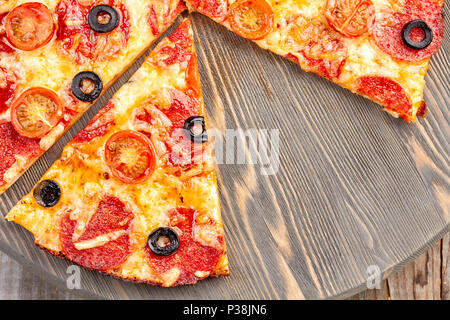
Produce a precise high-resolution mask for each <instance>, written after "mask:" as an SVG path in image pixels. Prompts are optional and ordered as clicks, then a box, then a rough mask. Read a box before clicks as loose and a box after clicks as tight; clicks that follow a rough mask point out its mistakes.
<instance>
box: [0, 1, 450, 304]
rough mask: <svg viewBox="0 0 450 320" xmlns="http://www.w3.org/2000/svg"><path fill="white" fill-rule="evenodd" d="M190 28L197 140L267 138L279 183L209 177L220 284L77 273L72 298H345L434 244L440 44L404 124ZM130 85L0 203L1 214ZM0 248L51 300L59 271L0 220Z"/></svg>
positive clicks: (235, 172)
mask: <svg viewBox="0 0 450 320" xmlns="http://www.w3.org/2000/svg"><path fill="white" fill-rule="evenodd" d="M446 12H448V8H446ZM191 17H192V21H193V27H194V34H195V40H196V46H197V51H198V56H199V63H200V74H201V78H202V79H201V80H202V84H203V91H204V96H205V105H206V108H207V111H208V114H209V122H208V123H209V126H210V127H213V128H217V129H219V130H221V131H222V132H225V129H242V130H244V131H245V130H250V129H256V130H257V132H258V133H261V132H262V131H261V129H267V130H278V132H279V133H280V157H279V162H280V166H279V171H278V172H277V173H276V174H275V175H269V176H266V175H262V174H261V165H260V163H261V160H262V159H261V158H259V159H258V160H259V164H256V165H253V164H219V165H218V169H219V172H218V174H219V188H220V194H221V200H222V208H223V212H222V215H223V220H224V226H225V233H226V240H227V244H228V253H229V259H230V268H231V276H229V277H227V278H220V279H209V280H205V281H202V282H200V283H198V284H197V285H195V286H186V287H180V288H172V289H164V288H155V287H151V286H148V285H143V284H133V283H125V282H123V281H120V280H115V279H112V278H110V277H108V276H103V275H99V274H97V273H95V272H91V271H87V270H82V272H81V276H82V289H81V290H80V291H79V293H80V294H82V295H87V296H97V297H102V298H144V299H167V298H177V299H185V298H190V299H197V298H217V299H227V298H234V299H244V298H247V299H268V298H273V299H286V298H298V299H302V298H336V297H347V296H350V295H352V294H354V293H356V292H358V291H361V290H363V289H364V288H365V286H366V278H367V268H368V267H369V266H370V265H376V266H378V267H379V268H380V270H381V271H382V272H383V275H384V276H385V277H386V276H388V275H389V274H390V273H392V272H394V271H397V270H399V269H400V268H401V267H402V266H404V265H405V264H406V263H407V262H408V261H411V260H412V259H414V258H416V257H418V256H419V255H420V254H421V253H422V252H423V251H424V250H425V249H427V248H428V247H429V246H431V245H432V244H434V243H435V242H436V241H438V239H440V238H442V236H444V234H445V233H446V232H448V230H449V216H448V212H449V210H448V209H449V203H448V198H449V144H448V137H449V118H448V111H449V110H448V108H449V105H450V96H449V92H448V91H449V90H448V88H449V86H448V77H449V74H450V72H449V71H450V67H449V65H450V64H449V63H448V62H449V55H450V50H449V47H450V42H449V40H448V39H449V38H448V36H447V37H446V40H445V43H444V46H443V48H442V50H441V51H440V52H439V54H437V55H436V56H435V57H434V58H433V59H432V62H431V70H430V72H429V75H428V78H427V80H428V84H427V89H426V92H425V99H426V100H427V101H428V103H429V107H430V116H429V117H428V119H426V120H419V122H418V123H417V124H407V123H404V122H402V121H400V120H396V119H393V118H391V117H389V116H388V115H387V114H385V113H383V112H381V111H380V110H379V109H380V108H379V106H377V105H375V104H374V103H371V102H369V101H368V100H365V99H364V98H362V97H358V96H355V95H353V94H351V93H350V92H348V91H346V90H344V89H342V88H339V87H338V86H335V85H333V84H331V83H329V82H328V81H326V80H324V79H321V78H319V77H316V76H314V75H312V74H307V73H305V72H302V71H301V70H300V69H299V67H298V66H297V65H295V64H293V63H291V62H289V61H287V60H285V59H283V58H281V57H278V56H275V55H274V54H272V53H269V52H266V51H263V50H261V49H260V48H258V47H257V46H256V45H254V44H253V43H251V42H249V41H246V40H244V39H241V38H239V37H237V36H236V35H234V34H232V33H231V32H229V31H227V30H225V29H224V28H223V27H221V26H218V25H216V24H214V23H212V22H211V21H210V20H208V19H207V18H205V17H202V16H200V15H198V14H193V15H191ZM446 22H447V25H448V23H450V20H449V15H448V14H447V15H446ZM136 66H137V65H135V66H134V67H136ZM130 75H131V71H130V72H128V73H127V74H125V75H124V77H122V78H121V80H119V81H118V83H117V84H116V85H114V86H113V87H112V89H111V90H110V91H109V92H108V94H107V95H106V96H105V97H103V98H102V99H101V100H100V101H99V103H97V104H96V106H95V107H94V108H92V109H91V110H90V112H88V113H87V115H86V116H85V117H83V118H82V119H81V120H80V121H79V122H78V123H77V124H76V125H75V126H74V128H72V129H71V130H70V131H69V132H68V134H66V135H65V137H64V138H63V139H61V141H59V142H58V143H57V145H56V146H55V147H54V148H52V149H51V150H50V151H49V152H48V153H47V154H46V155H45V156H44V157H43V158H42V159H41V160H39V161H38V162H37V163H36V164H35V165H34V166H33V167H32V168H31V169H30V170H29V171H28V172H27V173H26V174H25V175H24V176H23V177H22V178H21V179H20V180H19V181H18V182H17V183H16V184H14V186H13V187H12V188H10V189H9V190H8V191H7V192H6V193H5V194H4V195H3V196H2V197H1V198H0V210H1V212H2V213H3V214H6V212H7V211H8V209H9V208H10V207H11V206H12V205H14V204H15V203H16V201H18V199H20V197H21V196H22V195H23V194H25V193H26V192H27V191H28V190H30V189H31V188H32V186H33V183H34V182H35V181H37V180H38V179H39V177H40V176H41V175H42V173H43V172H44V171H45V169H46V168H48V166H49V165H50V164H51V163H52V162H53V161H54V160H55V159H56V158H57V157H58V156H59V154H60V150H61V148H62V146H64V144H65V143H66V142H67V141H69V139H70V138H71V137H73V135H74V134H75V133H76V132H78V131H79V130H80V128H82V126H83V125H84V124H86V123H87V121H88V120H89V119H90V118H91V117H92V116H93V114H95V112H96V110H98V108H100V106H101V105H103V104H104V103H105V102H106V100H107V98H108V97H110V96H111V94H112V93H113V92H114V91H115V90H117V89H118V88H119V87H120V84H121V83H123V81H125V80H126V79H127V78H128V77H129V76H130ZM246 152H247V155H249V153H250V152H251V151H250V150H248V148H247V149H246ZM0 248H2V249H3V250H5V251H6V252H7V253H8V254H9V255H11V256H12V257H13V258H15V259H17V260H19V261H20V262H21V263H23V264H25V265H27V266H28V267H30V268H33V269H34V270H35V271H36V272H38V273H40V274H42V275H45V276H46V277H47V279H49V281H51V282H52V283H54V284H55V285H57V286H59V287H61V288H63V287H65V282H66V277H67V275H66V269H67V267H68V266H69V265H70V264H69V263H68V262H66V261H62V260H59V259H57V258H55V257H52V256H49V255H47V254H46V253H44V252H42V251H40V250H39V249H37V248H35V247H34V246H33V243H32V237H31V236H30V234H29V233H27V232H26V231H24V230H23V229H22V228H20V227H18V226H15V225H13V224H11V223H6V222H5V221H4V220H1V221H0Z"/></svg>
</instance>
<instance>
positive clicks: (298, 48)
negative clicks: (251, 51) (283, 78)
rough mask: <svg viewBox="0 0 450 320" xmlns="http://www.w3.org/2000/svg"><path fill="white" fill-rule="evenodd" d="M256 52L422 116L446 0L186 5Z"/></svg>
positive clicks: (399, 113)
mask: <svg viewBox="0 0 450 320" xmlns="http://www.w3.org/2000/svg"><path fill="white" fill-rule="evenodd" d="M186 3H187V6H188V8H189V9H190V10H195V11H198V12H200V13H202V14H205V15H207V16H209V17H210V18H211V19H213V20H215V21H216V22H218V23H220V24H222V25H224V26H225V27H227V28H228V29H230V30H232V31H234V32H235V33H236V34H238V35H240V36H242V37H244V38H247V39H251V40H254V41H255V43H256V44H258V45H259V46H260V47H262V48H265V49H269V50H271V51H272V52H274V53H276V54H279V55H281V56H284V57H286V58H288V59H290V60H292V61H294V62H295V63H297V64H299V65H300V66H301V67H302V68H303V69H304V70H306V71H311V72H314V73H316V74H318V75H320V76H322V77H325V78H327V79H329V80H331V81H333V82H334V83H337V84H339V85H341V86H343V87H345V88H347V89H350V90H351V91H353V92H355V93H358V94H361V95H363V96H365V97H367V98H369V99H371V100H373V101H374V102H376V103H378V104H381V105H382V106H384V107H385V110H386V111H387V112H389V113H390V114H392V115H393V116H395V117H401V118H403V119H404V120H406V121H414V120H415V119H416V116H421V117H424V116H426V113H427V109H426V104H425V102H424V101H423V89H424V86H425V75H426V72H427V69H428V60H429V58H430V57H431V56H432V55H433V54H434V53H436V52H437V51H438V50H439V47H440V46H441V44H442V41H443V36H444V22H443V17H442V8H443V5H444V0H354V1H349V0H308V1H304V0H186Z"/></svg>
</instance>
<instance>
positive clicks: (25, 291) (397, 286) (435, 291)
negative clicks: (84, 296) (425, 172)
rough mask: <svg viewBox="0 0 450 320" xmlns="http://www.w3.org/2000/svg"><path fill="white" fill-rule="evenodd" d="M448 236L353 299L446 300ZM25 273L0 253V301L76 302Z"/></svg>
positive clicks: (449, 291) (449, 278) (449, 294)
mask: <svg viewBox="0 0 450 320" xmlns="http://www.w3.org/2000/svg"><path fill="white" fill-rule="evenodd" d="M449 245H450V236H449V235H447V236H446V237H444V239H442V240H440V241H439V242H438V243H437V244H436V245H434V246H433V247H432V248H431V249H430V250H428V251H427V252H426V253H423V254H422V255H421V256H420V257H419V258H418V259H416V261H414V262H411V263H410V264H408V265H407V266H406V267H405V268H404V269H403V270H401V271H399V272H398V273H395V274H393V275H391V276H390V277H389V278H388V279H386V280H384V281H383V283H382V284H381V288H380V289H379V290H376V289H374V290H366V291H363V292H361V293H359V294H357V295H355V296H353V297H351V298H350V299H353V300H391V299H392V300H405V299H410V300H413V299H415V300H419V299H421V300H426V299H434V300H450V273H449V269H448V264H449V262H450V255H449V253H450V251H449ZM79 298H80V297H79V296H78V295H76V294H73V293H71V291H69V290H62V289H59V288H58V287H56V286H54V285H52V284H50V283H49V282H48V281H46V280H45V279H41V278H40V277H38V276H36V275H35V274H34V273H30V272H28V271H27V270H25V269H24V268H23V267H22V266H21V265H20V264H19V263H18V262H16V261H14V260H12V259H11V258H9V257H8V256H7V255H5V254H3V253H1V252H0V299H32V300H37V299H53V300H56V299H58V300H63V299H79Z"/></svg>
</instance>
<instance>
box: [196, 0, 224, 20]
mask: <svg viewBox="0 0 450 320" xmlns="http://www.w3.org/2000/svg"><path fill="white" fill-rule="evenodd" d="M189 6H190V7H191V8H192V9H194V10H196V11H198V12H200V13H201V14H204V15H205V16H208V17H210V18H212V19H215V20H217V21H223V20H224V19H225V17H226V16H227V13H228V1H226V0H208V1H205V0H190V1H189Z"/></svg>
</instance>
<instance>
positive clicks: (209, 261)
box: [145, 208, 223, 285]
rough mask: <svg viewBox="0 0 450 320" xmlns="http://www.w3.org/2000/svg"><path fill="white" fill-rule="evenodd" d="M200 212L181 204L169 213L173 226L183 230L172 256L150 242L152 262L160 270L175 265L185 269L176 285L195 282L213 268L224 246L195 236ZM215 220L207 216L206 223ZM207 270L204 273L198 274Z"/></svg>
mask: <svg viewBox="0 0 450 320" xmlns="http://www.w3.org/2000/svg"><path fill="white" fill-rule="evenodd" d="M197 215H198V212H197V211H196V210H194V209H187V208H177V209H173V210H172V211H171V212H170V213H169V219H170V223H169V227H171V228H172V229H174V230H179V231H180V233H179V234H178V238H179V247H178V250H177V251H176V252H175V253H174V254H172V255H170V256H158V255H156V254H154V253H153V252H152V251H151V250H150V248H149V247H148V246H146V248H145V249H146V253H147V257H148V263H149V265H150V266H151V268H152V269H153V270H154V271H156V272H157V273H158V274H163V273H165V272H167V271H169V270H170V269H172V268H178V269H179V270H180V271H181V273H180V276H179V277H178V279H177V280H176V282H175V284H174V285H180V284H189V283H195V282H196V281H197V280H200V279H203V278H205V277H206V276H208V275H209V274H208V273H209V272H212V271H213V270H214V268H215V267H216V265H217V263H218V262H219V259H220V256H221V255H222V253H223V249H218V248H216V247H212V246H208V245H205V244H202V243H200V242H199V241H197V240H196V239H194V235H195V228H196V227H199V226H201V225H202V224H200V223H198V222H197V221H196V220H198V219H196V217H197ZM214 223H215V222H214V221H211V220H210V219H207V221H206V222H205V223H204V224H209V225H214ZM217 242H218V243H219V244H220V245H222V244H223V238H222V237H221V236H219V237H218V239H217ZM197 271H203V272H205V274H204V275H203V276H199V275H195V273H196V272H197Z"/></svg>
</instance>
